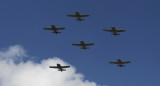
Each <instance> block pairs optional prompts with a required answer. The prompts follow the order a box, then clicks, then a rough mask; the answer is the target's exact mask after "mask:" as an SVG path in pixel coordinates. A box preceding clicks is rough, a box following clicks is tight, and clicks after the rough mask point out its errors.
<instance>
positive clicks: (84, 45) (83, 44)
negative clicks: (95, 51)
mask: <svg viewBox="0 0 160 86" xmlns="http://www.w3.org/2000/svg"><path fill="white" fill-rule="evenodd" d="M72 45H73V46H81V49H84V50H85V49H89V48H88V47H86V46H91V45H94V43H88V44H85V43H84V41H80V44H72Z"/></svg>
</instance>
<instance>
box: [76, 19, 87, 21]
mask: <svg viewBox="0 0 160 86" xmlns="http://www.w3.org/2000/svg"><path fill="white" fill-rule="evenodd" d="M76 20H77V21H84V20H85V19H76Z"/></svg>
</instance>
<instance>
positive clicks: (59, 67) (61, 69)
mask: <svg viewBox="0 0 160 86" xmlns="http://www.w3.org/2000/svg"><path fill="white" fill-rule="evenodd" d="M49 68H57V69H59V70H58V71H61V72H62V71H66V69H63V68H70V66H61V65H60V64H57V66H49Z"/></svg>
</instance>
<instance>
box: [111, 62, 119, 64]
mask: <svg viewBox="0 0 160 86" xmlns="http://www.w3.org/2000/svg"><path fill="white" fill-rule="evenodd" d="M109 63H110V64H118V62H109Z"/></svg>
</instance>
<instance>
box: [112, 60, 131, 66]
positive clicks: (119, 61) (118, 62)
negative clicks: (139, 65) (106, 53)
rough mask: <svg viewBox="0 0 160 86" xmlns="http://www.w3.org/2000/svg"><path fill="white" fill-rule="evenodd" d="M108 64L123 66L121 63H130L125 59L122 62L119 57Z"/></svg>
mask: <svg viewBox="0 0 160 86" xmlns="http://www.w3.org/2000/svg"><path fill="white" fill-rule="evenodd" d="M109 63H110V64H117V66H119V67H123V66H125V65H123V64H127V63H131V62H130V61H125V62H122V61H121V60H120V59H117V62H109Z"/></svg>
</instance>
